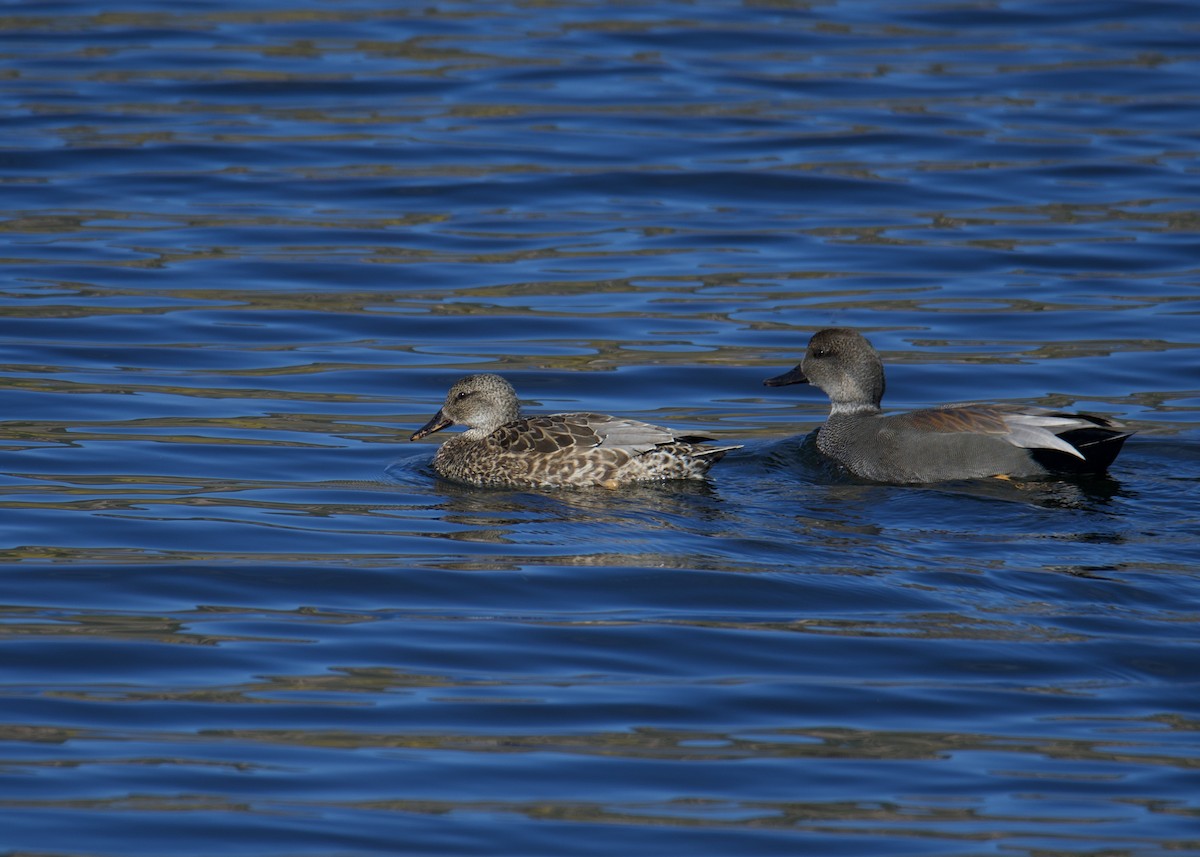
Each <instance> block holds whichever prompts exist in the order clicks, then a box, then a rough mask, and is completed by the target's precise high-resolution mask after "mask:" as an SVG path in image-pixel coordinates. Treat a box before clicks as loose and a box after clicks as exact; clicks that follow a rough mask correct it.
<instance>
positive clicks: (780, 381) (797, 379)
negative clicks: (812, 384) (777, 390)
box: [763, 366, 808, 387]
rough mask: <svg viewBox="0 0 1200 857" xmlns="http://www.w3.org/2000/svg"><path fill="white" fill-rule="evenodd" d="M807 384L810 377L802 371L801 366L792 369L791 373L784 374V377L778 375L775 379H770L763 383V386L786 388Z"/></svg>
mask: <svg viewBox="0 0 1200 857" xmlns="http://www.w3.org/2000/svg"><path fill="white" fill-rule="evenodd" d="M807 383H808V376H807V375H805V374H804V373H803V372H801V371H800V367H799V366H797V367H796V368H795V369H792V370H791V371H790V372H784V373H783V374H782V375H776V376H775V377H774V378H768V379H767V380H765V381H763V384H765V385H766V386H768V387H786V386H787V385H788V384H807Z"/></svg>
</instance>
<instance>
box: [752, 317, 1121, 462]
mask: <svg viewBox="0 0 1200 857" xmlns="http://www.w3.org/2000/svg"><path fill="white" fill-rule="evenodd" d="M763 383H764V384H766V385H767V386H769V387H779V386H783V385H784V384H800V383H809V384H812V385H814V386H816V387H819V388H820V389H821V390H823V391H824V392H825V394H826V395H828V396H829V398H830V401H831V403H832V407H831V409H830V412H829V419H828V420H827V421H826V423H825V425H823V426H821V428H820V429H818V431H817V448H818V449H819V450H820V451H821V452H823V453H825V455H828V456H830V457H831V458H834V459H836V460H838V461H839V462H841V463H842V464H843V465H845V467H846V468H847V469H848V470H850V471H851V472H852V473H854V474H855V475H857V476H861V477H863V478H865V479H873V480H875V481H878V482H938V481H941V480H946V479H974V478H978V477H984V476H1039V475H1043V474H1046V473H1051V472H1055V471H1057V472H1067V473H1102V472H1103V471H1104V470H1105V469H1106V468H1107V467H1108V466H1109V465H1110V464H1112V462H1113V460H1114V459H1115V458H1116V457H1117V453H1119V452H1120V451H1121V446H1122V444H1124V443H1125V439H1126V438H1127V437H1129V435H1130V434H1132V432H1127V431H1121V429H1120V423H1117V422H1115V421H1113V420H1110V419H1107V418H1106V417H1099V416H1095V415H1093V414H1075V413H1064V412H1062V411H1051V410H1047V409H1045V408H1033V407H1021V406H1017V405H947V406H945V407H940V408H927V409H924V410H919V411H909V412H908V413H902V414H894V415H891V416H887V415H885V414H884V413H883V411H882V410H880V407H879V403H880V401H881V400H882V399H883V390H884V378H883V363H882V362H881V361H880V359H879V354H878V353H877V352H876V351H875V349H874V348H872V347H871V343H869V342H868V341H867V340H866V339H865V338H864V337H863V336H862V334H860V333H858V332H857V331H854V330H849V329H847V328H827V329H825V330H821V331H818V332H817V333H816V334H815V335H814V336H813V338H812V341H810V342H809V343H808V350H807V352H805V355H804V360H803V362H802V363H800V365H799V366H797V367H796V368H795V369H792V370H791V371H790V372H785V373H784V374H782V375H778V376H776V377H774V378H768V379H767V380H766V381H764V382H763Z"/></svg>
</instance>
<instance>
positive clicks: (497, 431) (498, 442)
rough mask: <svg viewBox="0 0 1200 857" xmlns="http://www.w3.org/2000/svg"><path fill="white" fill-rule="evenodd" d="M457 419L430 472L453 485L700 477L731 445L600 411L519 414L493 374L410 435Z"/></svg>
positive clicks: (468, 381) (460, 387) (463, 384)
mask: <svg viewBox="0 0 1200 857" xmlns="http://www.w3.org/2000/svg"><path fill="white" fill-rule="evenodd" d="M454 424H461V425H465V426H467V430H466V431H464V432H463V433H462V434H460V435H457V436H456V437H453V438H451V439H450V440H447V441H446V442H445V443H443V444H442V445H441V446H440V447H439V448H438V451H437V453H436V454H435V455H434V457H433V469H434V470H435V471H437V472H438V473H439V474H440V475H441V476H443V477H445V478H447V479H451V480H453V481H455V482H463V483H466V484H468V485H476V486H479V487H492V488H557V487H568V486H573V487H586V486H603V487H607V488H615V487H617V486H619V485H624V484H628V483H634V482H658V481H664V480H668V479H700V478H703V476H704V475H705V474H706V473H707V472H708V470H709V468H711V467H712V466H713V465H714V464H716V463H717V462H718V461H720V460H721V458H723V457H724V455H725V453H727V452H729V451H730V450H734V449H739V448H740V447H738V446H723V447H708V446H701V445H700V444H701V443H702V442H703V441H705V440H708V438H702V437H695V436H681V435H678V434H676V433H675V432H673V431H672V430H671V429H668V428H664V427H662V426H656V425H651V424H650V423H644V422H640V421H638V420H631V419H625V418H622V417H611V416H607V415H606V414H594V413H576V414H545V415H539V416H530V417H522V416H521V412H520V406H519V403H518V400H517V394H516V391H515V390H513V388H512V385H511V384H509V383H508V381H506V380H505V379H504V378H502V377H500V376H499V375H491V374H484V375H470V376H468V377H466V378H463V379H461V380H459V381H458V382H456V383H455V384H454V386H452V387H451V388H450V392H449V393H448V394H447V395H446V401H445V403H444V404H443V405H442V407H441V409H440V410H438V412H437V413H436V414H435V415H434V416H433V417H432V418H431V419H430V420H429V422H428V423H426V424H425V425H424V426H422V427H421V428H420V429H418V430H417V431H416V432H414V433H413V436H412V440H419V439H420V438H422V437H425V436H426V435H428V434H432V433H433V432H436V431H440V430H441V429H443V428H446V427H448V426H450V425H454Z"/></svg>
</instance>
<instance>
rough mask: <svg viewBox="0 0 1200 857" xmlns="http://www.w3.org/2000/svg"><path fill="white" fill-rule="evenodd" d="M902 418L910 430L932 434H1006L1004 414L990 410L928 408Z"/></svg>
mask: <svg viewBox="0 0 1200 857" xmlns="http://www.w3.org/2000/svg"><path fill="white" fill-rule="evenodd" d="M902 418H903V420H904V422H905V423H907V424H908V426H909V427H910V428H914V429H917V430H918V431H932V432H947V433H954V432H966V433H968V434H1008V432H1009V425H1008V422H1007V421H1006V420H1005V419H1004V414H1003V413H1001V412H999V411H997V410H994V409H991V408H964V407H952V408H929V409H926V410H922V411H911V412H909V413H907V414H903V415H902Z"/></svg>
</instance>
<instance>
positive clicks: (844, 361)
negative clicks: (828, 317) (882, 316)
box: [763, 327, 884, 413]
mask: <svg viewBox="0 0 1200 857" xmlns="http://www.w3.org/2000/svg"><path fill="white" fill-rule="evenodd" d="M763 383H764V384H766V385H767V386H768V387H782V386H784V385H785V384H805V383H807V384H812V385H813V386H814V387H818V388H820V389H821V390H822V391H824V393H825V394H826V395H827V396H829V399H830V401H831V402H832V403H833V411H834V413H837V412H839V411H840V412H843V413H844V412H849V411H859V410H877V409H878V408H879V402H880V401H881V400H882V399H883V390H884V380H883V363H882V362H881V361H880V359H879V353H878V352H877V351H876V350H875V349H874V348H872V347H871V343H869V342H867V340H866V338H865V337H864V336H863V335H862V334H861V333H859V332H858V331H857V330H851V329H849V328H847V327H827V328H825V329H824V330H819V331H817V332H816V333H815V334H813V338H812V339H811V340H809V343H808V350H807V351H805V353H804V360H802V361H801V362H800V364H799V365H798V366H796V368H794V369H792V370H791V371H790V372H784V373H783V374H782V375H776V376H775V377H774V378H768V379H767V380H765V381H763Z"/></svg>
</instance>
